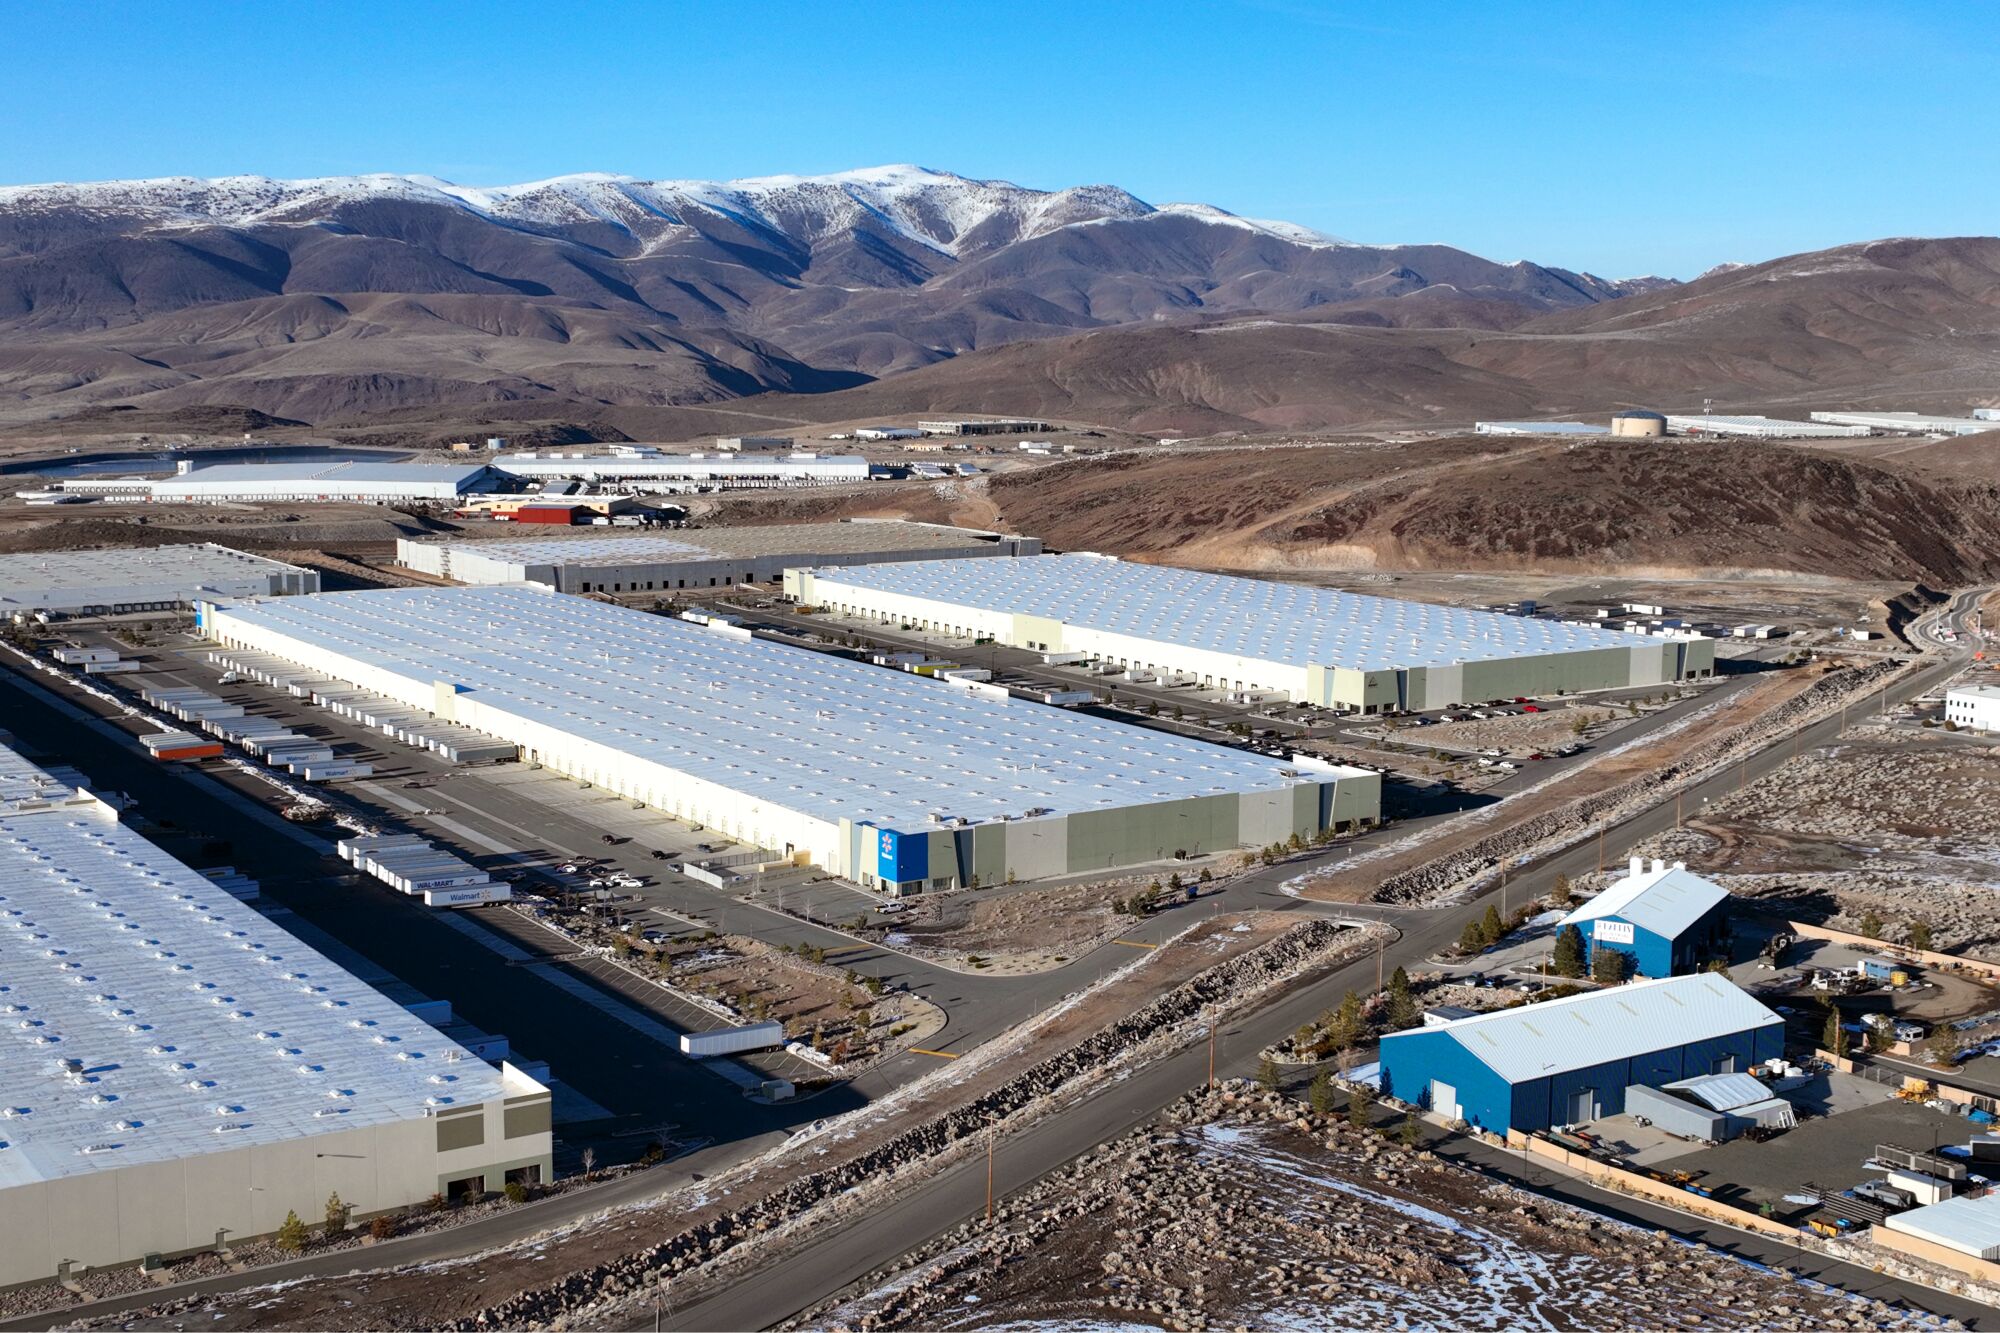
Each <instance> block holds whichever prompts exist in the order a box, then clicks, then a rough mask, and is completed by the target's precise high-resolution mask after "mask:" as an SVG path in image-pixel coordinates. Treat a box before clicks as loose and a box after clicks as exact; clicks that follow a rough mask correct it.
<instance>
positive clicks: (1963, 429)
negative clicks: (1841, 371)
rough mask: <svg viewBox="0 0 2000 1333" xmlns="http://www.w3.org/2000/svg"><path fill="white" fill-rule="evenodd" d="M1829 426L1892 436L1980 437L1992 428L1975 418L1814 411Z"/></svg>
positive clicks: (1902, 413) (1813, 415)
mask: <svg viewBox="0 0 2000 1333" xmlns="http://www.w3.org/2000/svg"><path fill="white" fill-rule="evenodd" d="M1812 419H1813V420H1814V421H1819V422H1824V423H1825V424H1827V425H1829V426H1865V427H1867V428H1868V429H1869V430H1879V431H1886V432H1888V433H1890V434H1893V435H1983V434H1985V433H1986V432H1987V431H1989V430H1992V429H1994V424H1993V423H1992V422H1991V421H1984V420H1981V419H1980V418H1978V417H1934V416H1929V415H1927V414H1925V413H1922V412H1814V413H1813V414H1812Z"/></svg>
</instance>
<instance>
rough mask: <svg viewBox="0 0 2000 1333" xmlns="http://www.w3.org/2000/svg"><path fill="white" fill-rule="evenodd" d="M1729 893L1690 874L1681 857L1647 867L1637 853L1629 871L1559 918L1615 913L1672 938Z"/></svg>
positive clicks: (1574, 920) (1572, 921) (1569, 920)
mask: <svg viewBox="0 0 2000 1333" xmlns="http://www.w3.org/2000/svg"><path fill="white" fill-rule="evenodd" d="M1728 897H1729V890H1727V889H1725V888H1723V887H1722V886H1721V885H1720V884H1716V883H1714V882H1713V881H1711V880H1706V879H1703V878H1702V877H1701V876H1700V875H1697V874H1694V873H1693V872H1691V871H1690V870H1688V868H1687V867H1686V866H1684V865H1682V864H1681V863H1680V862H1678V861H1676V862H1675V863H1674V864H1672V865H1668V864H1666V863H1665V862H1664V861H1657V860H1656V861H1654V862H1653V868H1652V869H1651V870H1647V869H1645V863H1644V862H1643V861H1642V860H1640V858H1638V857H1636V856H1635V857H1633V858H1632V867H1631V871H1630V873H1628V874H1627V875H1626V876H1625V878H1623V879H1621V880H1619V881H1618V882H1617V883H1615V884H1613V885H1612V886H1611V887H1610V888H1608V889H1606V890H1605V891H1604V892H1602V893H1600V894H1598V895H1597V896H1596V897H1595V898H1592V899H1591V900H1590V901H1589V902H1587V903H1585V904H1584V905H1583V906H1581V907H1579V908H1577V909H1576V910H1575V911H1573V912H1571V913H1570V914H1569V915H1568V916H1566V917H1564V918H1563V919H1562V924H1563V925H1565V926H1572V925H1581V924H1582V923H1583V922H1586V921H1595V920H1597V919H1598V918H1599V917H1606V916H1615V917H1617V918H1619V919H1620V920H1622V921H1629V922H1631V923H1632V924H1633V925H1635V926H1637V927H1639V928H1640V929H1641V930H1650V931H1652V932H1653V933H1654V934H1655V935H1664V936H1666V937H1667V938H1668V939H1672V938H1673V937H1675V936H1676V935H1679V934H1680V933H1681V932H1682V931H1684V930H1686V929H1687V928H1688V927H1689V926H1692V925H1693V924H1694V923H1695V922H1697V921H1699V920H1700V919H1701V917H1702V914H1703V913H1705V912H1707V911H1708V910H1709V909H1710V908H1712V907H1714V906H1715V905H1716V904H1717V903H1719V902H1722V901H1723V900H1725V899H1726V898H1728Z"/></svg>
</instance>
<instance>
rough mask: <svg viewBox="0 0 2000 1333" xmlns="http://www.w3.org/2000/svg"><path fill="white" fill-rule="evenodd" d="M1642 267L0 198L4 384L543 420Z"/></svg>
mask: <svg viewBox="0 0 2000 1333" xmlns="http://www.w3.org/2000/svg"><path fill="white" fill-rule="evenodd" d="M1654 285H1655V283H1654V281H1653V280H1641V281H1639V282H1636V283H1634V284H1631V285H1630V286H1627V285H1623V284H1619V283H1614V282H1607V281H1604V280H1602V279H1599V278H1595V277H1592V276H1591V275H1589V274H1583V273H1575V272H1571V271H1569V270H1566V269H1561V268H1554V267H1545V266H1542V265H1538V264H1530V263H1515V264H1496V263H1493V262H1492V261H1489V260H1485V259H1481V258H1479V257H1478V256H1476V255H1470V254H1467V253H1465V252H1463V251H1459V250H1454V249H1451V248H1450V247H1447V246H1437V245H1420V246H1365V245H1352V244H1348V243H1346V242H1341V241H1338V240H1336V239H1334V238H1331V237H1325V236H1320V235H1318V234H1317V233H1313V232H1311V231H1309V230H1307V229H1305V228H1301V227H1296V226H1292V225H1290V224H1285V223H1269V222H1256V221H1252V220H1249V219H1244V218H1238V217H1235V216H1234V215H1232V214H1229V213H1226V212H1224V211H1222V210H1220V209H1216V208H1211V207H1207V206H1202V205H1165V206H1162V207H1157V208H1156V207H1155V206H1153V205H1151V204H1148V203H1146V202H1144V201H1143V200H1140V199H1137V198H1135V197H1134V196H1132V195H1130V194H1129V193H1127V192H1125V191H1123V190H1119V189H1117V188H1115V187H1111V186H1081V187H1074V188H1070V189H1065V190H1055V191H1043V190H1031V189H1024V188H1022V187H1020V186H1017V185H1012V184H1009V183H1007V182H1004V181H976V180H970V179H967V178H965V177H961V176H956V175H953V174H951V173H949V172H939V171H929V170H925V169H922V168H916V167H884V168H871V169H866V170H862V171H856V172H845V173H839V174H837V175H831V176H821V177H769V178H761V179H753V180H743V181H727V182H714V181H707V182H704V181H651V182H648V181H638V180H633V179H631V178H627V177H612V176H595V175H592V176H575V177H564V178H558V179H556V180H551V181H542V182H536V183H534V184H531V185H524V186H509V187H498V188H493V189H477V188H466V187H459V186H454V185H450V184H449V183H446V182H442V181H437V180H434V179H432V178H428V177H416V176H356V177H329V178H323V179H314V180H302V181H278V180H267V179H263V178H259V177H227V178H220V179H213V180H199V179H192V178H172V179H166V180H154V181H111V182H100V183H95V184H81V185H48V186H20V187H0V402H5V401H7V400H9V399H11V400H13V401H14V403H15V404H17V405H18V406H20V407H21V409H22V410H21V411H17V412H14V413H11V415H14V416H15V417H16V418H17V419H22V418H23V417H25V416H26V415H28V414H30V413H31V412H34V411H39V414H40V415H42V416H47V415H49V414H50V413H51V412H52V411H53V412H61V411H66V410H70V409H71V408H73V407H76V406H87V405H93V404H102V403H108V402H137V403H142V404H144V405H147V406H154V405H157V406H160V407H162V408H171V407H174V406H181V405H219V404H233V405H242V406H247V407H253V408H256V409H259V410H262V411H266V412H272V413H277V414H281V415H289V416H305V417H308V418H310V419H311V420H312V421H313V422H314V424H316V425H323V424H329V423H335V422H340V421H344V420H352V419H354V418H355V417H357V416H359V415H361V414H367V413H375V412H381V411H395V410H402V409H418V410H422V409H426V408H431V407H439V406H458V407H463V408H472V409H477V410H482V411H483V410H488V409H490V408H492V407H494V406H496V405H499V404H507V403H517V402H527V401H541V402H546V403H548V404H551V405H552V406H551V409H550V411H551V413H552V414H554V415H561V414H562V413H563V412H564V410H565V406H566V405H574V406H575V407H576V408H579V409H581V408H588V407H589V406H591V405H600V406H601V405H631V404H638V405H661V404H672V405H689V404H694V405H698V404H704V403H711V402H717V401H723V400H727V399H730V398H736V397H742V396H745V395H750V394H785V395H810V394H817V393H823V392H826V391H828V390H831V389H837V388H842V387H847V386H851V385H855V384H858V383H861V382H863V381H865V380H866V379H868V378H869V377H873V376H886V375H895V374H898V373H901V372H904V371H907V370H910V369H912V368H915V367H919V366H925V365H930V364H933V363H937V362H940V361H944V360H948V359H950V358H952V357H955V356H958V355H960V354H963V353H966V352H970V351H974V350H977V349H979V348H984V347H998V346H1004V345H1006V344H1009V343H1012V342H1017V341H1021V340H1028V339H1040V338H1048V337H1059V336H1064V335H1068V334H1072V333H1074V332H1077V331H1079V330H1085V329H1101V328H1108V327H1112V326H1116V325H1124V324H1134V323H1151V322H1155V321H1171V320H1179V319H1184V318H1204V317H1212V316H1214V315H1216V314H1222V313H1231V312H1238V313H1240V312H1243V311H1251V310H1255V311H1281V312H1283V311H1296V310H1302V309H1309V308H1315V307H1320V306H1329V305H1330V306H1338V305H1341V304H1343V303H1347V302H1367V303H1372V305H1373V306H1374V313H1375V315H1376V317H1378V318H1379V319H1381V320H1382V321H1383V322H1388V323H1395V322H1399V320H1398V317H1397V315H1396V313H1395V308H1396V305H1397V303H1398V302H1399V301H1402V300H1405V299H1409V298H1419V297H1420V298H1421V305H1422V307H1423V311H1422V313H1421V315H1420V316H1418V315H1415V314H1412V315H1411V316H1410V317H1411V318H1421V319H1422V320H1423V322H1426V323H1434V322H1439V321H1443V322H1446V323H1449V322H1451V320H1452V313H1451V312H1452V311H1453V309H1454V308H1455V307H1456V306H1458V305H1460V304H1463V305H1464V306H1465V307H1466V310H1467V314H1466V318H1467V320H1468V321H1470V322H1473V323H1475V324H1481V325H1485V324H1491V323H1493V322H1495V321H1496V320H1503V321H1512V320H1514V319H1518V318H1525V317H1528V316H1531V315H1534V314H1538V313H1544V312H1547V311H1550V310H1557V309H1564V308H1567V307H1570V306H1574V305H1578V304H1583V303H1589V302H1597V301H1608V300H1615V299H1618V298H1620V297H1622V296H1625V295H1627V294H1630V293H1640V292H1646V291H1650V290H1651V289H1652V288H1653V286H1654ZM1502 311H1504V312H1505V313H1496V312H1502Z"/></svg>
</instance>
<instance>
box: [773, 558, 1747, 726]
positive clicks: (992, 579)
mask: <svg viewBox="0 0 2000 1333" xmlns="http://www.w3.org/2000/svg"><path fill="white" fill-rule="evenodd" d="M785 591H786V593H787V594H788V595H790V596H792V597H793V598H795V599H796V600H798V601H800V602H802V603H805V604H808V605H812V606H817V607H823V608H825V609H827V610H829V611H834V612H838V613H840V614H844V615H856V616H865V617H870V618H873V619H876V620H882V621H892V622H895V623H898V624H906V625H909V626H911V627H912V628H915V629H920V630H923V631H926V632H929V633H943V634H947V635H967V636H971V637H973V638H991V639H994V640H996V641H998V642H1000V643H1005V644H1010V645H1013V646H1015V647H1021V648H1031V649H1036V650H1039V651H1042V652H1049V653H1081V654H1083V655H1085V656H1086V657H1087V658H1089V659H1090V660H1093V661H1098V662H1104V663H1110V664H1113V665H1116V666H1121V667H1127V668H1131V669H1139V670H1145V671H1149V672H1154V673H1158V674H1159V675H1161V676H1162V677H1164V678H1166V679H1168V680H1170V681H1179V682H1181V683H1193V684H1198V685H1200V686H1201V687H1203V688H1205V689H1218V690H1230V691H1260V692H1272V693H1278V694H1282V695H1283V696H1284V697H1286V698H1287V699H1290V700H1292V701H1294V702H1296V703H1308V704H1318V705H1321V706H1323V707H1330V708H1340V709H1346V710H1350V711H1358V712H1364V713H1376V712H1381V711H1383V710H1384V709H1426V708H1444V707H1450V706H1452V705H1455V704H1463V703H1476V702H1479V701H1482V700H1488V699H1511V698H1514V697H1516V696H1520V695H1540V694H1550V693H1554V692H1556V691H1558V690H1570V691H1576V690H1600V689H1611V688H1617V687H1622V686H1632V685H1657V684H1662V683H1664V682H1667V681H1675V680H1687V679H1693V678H1696V677H1701V676H1707V675H1710V674H1712V673H1713V671H1714V669H1715V645H1714V643H1713V642H1712V641H1710V640H1708V639H1704V638H1701V637H1700V636H1698V635H1674V636H1672V637H1667V638H1655V637H1646V636H1636V635H1631V634H1621V633H1618V632H1615V631H1611V630H1602V629H1597V628H1595V627H1591V626H1580V625H1565V624H1560V623H1557V622H1555V621H1550V620H1537V619H1533V618H1531V617H1522V616H1508V615H1499V614H1495V613H1493V612H1487V611H1467V610H1461V609H1459V608H1456V607H1448V606H1433V605H1430V604H1428V603H1423V602H1403V601H1394V600H1391V599H1389V598H1385V597H1363V596H1356V595H1354V594H1352V593H1344V592H1336V591H1333V590H1331V589H1326V588H1306V587H1300V586H1298V585H1297V584H1290V583H1268V582H1265V581H1263V580H1260V579H1246V578H1235V577H1231V576H1229V575H1223V574H1203V573H1198V572H1196V571H1193V570H1185V569H1170V568H1166V567H1164V566H1159V565H1136V564H1128V563H1126V562H1125V561H1122V560H1117V559H1114V558H1112V557H1110V556H1100V555H1087V554H1077V555H1057V556H1042V557H1039V558H1037V559H1033V560H1007V561H983V560H971V561H964V560H959V561H941V562H940V561H931V562H918V563H913V564H894V565H877V566H873V567H871V568H866V569H846V570H797V571H793V572H790V573H787V574H786V575H785Z"/></svg>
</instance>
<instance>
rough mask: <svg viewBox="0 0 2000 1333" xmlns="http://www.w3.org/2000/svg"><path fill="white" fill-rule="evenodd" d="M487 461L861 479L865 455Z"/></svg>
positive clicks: (571, 471)
mask: <svg viewBox="0 0 2000 1333" xmlns="http://www.w3.org/2000/svg"><path fill="white" fill-rule="evenodd" d="M493 466H494V467H496V468H498V469H499V470H500V471H502V472H506V473H510V474H512V475H514V476H517V477H612V478H617V477H625V478H632V479H638V478H655V479H685V480H725V481H726V480H728V479H730V478H735V477H747V478H765V477H777V478H799V479H807V478H818V479H820V480H836V481H839V480H845V481H866V480H867V479H868V460H867V459H865V458H863V457H861V456H860V455H859V454H735V453H731V454H652V455H647V456H645V457H640V458H631V457H624V456H619V455H612V454H588V455H576V454H572V455H568V456H565V455H562V454H502V455H500V456H499V457H497V458H495V459H494V460H493Z"/></svg>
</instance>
